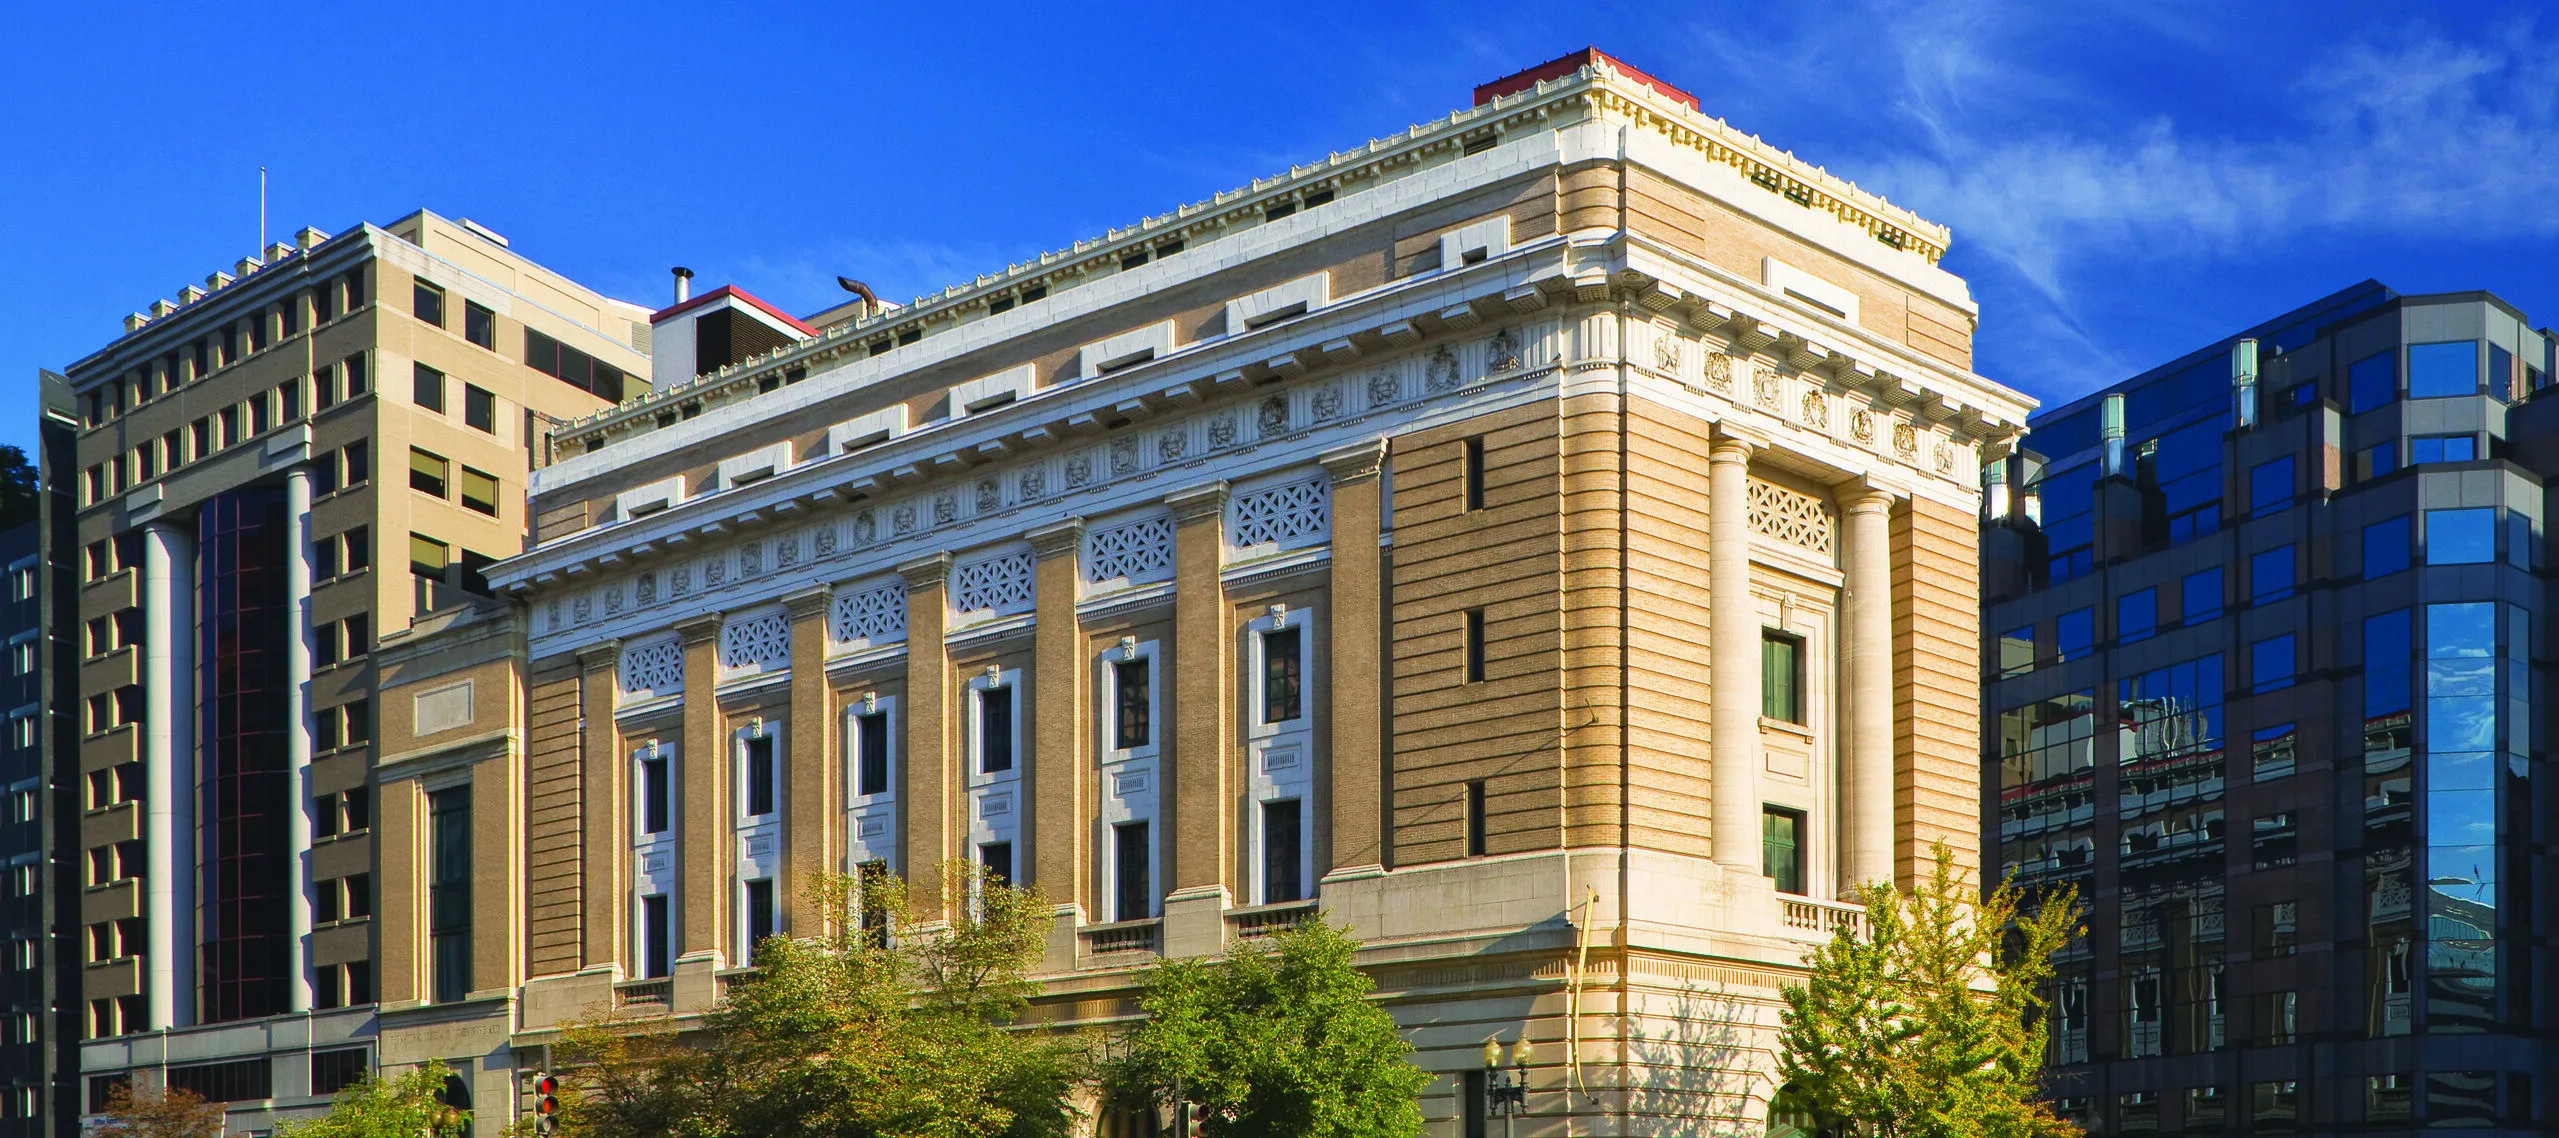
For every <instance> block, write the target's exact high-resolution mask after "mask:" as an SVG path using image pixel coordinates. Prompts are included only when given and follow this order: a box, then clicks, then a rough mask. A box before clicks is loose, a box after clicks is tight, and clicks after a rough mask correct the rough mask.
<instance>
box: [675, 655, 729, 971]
mask: <svg viewBox="0 0 2559 1138" xmlns="http://www.w3.org/2000/svg"><path fill="white" fill-rule="evenodd" d="M720 623H721V621H720V616H719V614H717V613H711V614H706V615H702V616H696V617H692V618H689V619H687V620H684V621H682V622H680V623H678V624H677V625H676V626H675V630H676V632H677V633H678V634H680V635H682V636H683V637H684V749H683V751H682V752H681V753H680V754H678V755H677V756H676V772H675V774H676V778H675V785H676V786H677V787H678V788H679V796H678V799H677V801H678V802H679V803H680V805H679V806H678V807H677V814H678V817H677V819H676V833H675V840H676V847H675V848H676V863H677V865H679V866H681V867H682V868H681V869H680V870H679V871H678V873H677V880H678V881H679V882H680V883H681V884H682V885H683V887H684V896H683V897H682V898H681V899H680V903H679V908H678V912H680V913H681V914H682V917H681V918H680V921H679V923H680V924H681V925H682V926H683V927H682V928H680V929H678V930H677V932H676V937H675V943H676V945H677V947H678V949H679V951H678V953H677V959H676V961H675V964H676V967H678V968H679V969H681V968H683V967H685V966H686V965H687V964H692V965H694V966H696V967H699V966H700V965H701V964H702V963H704V962H707V963H708V964H709V966H710V967H711V968H712V969H713V970H717V969H719V968H722V967H725V966H726V961H727V954H726V953H725V952H724V951H723V946H725V945H726V944H727V943H728V941H727V939H726V938H725V936H724V930H725V929H726V927H727V924H728V922H727V921H726V920H725V918H726V917H727V915H728V909H729V888H728V874H727V872H726V869H727V866H728V862H729V858H728V856H727V854H728V851H727V850H725V849H723V848H722V847H723V845H724V844H725V842H726V840H727V837H728V834H729V825H728V821H729V773H728V772H729V762H728V747H727V746H726V745H725V743H726V740H725V739H723V738H722V737H721V736H722V734H723V732H722V730H721V719H720V700H719V696H718V695H717V694H716V692H717V689H718V687H719V682H720V681H719V640H720Z"/></svg>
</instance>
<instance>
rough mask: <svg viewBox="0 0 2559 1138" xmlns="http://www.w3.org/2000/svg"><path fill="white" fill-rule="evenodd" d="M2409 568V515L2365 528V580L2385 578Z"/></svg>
mask: <svg viewBox="0 0 2559 1138" xmlns="http://www.w3.org/2000/svg"><path fill="white" fill-rule="evenodd" d="M2407 567H2408V515H2406V514H2401V515H2399V516H2398V517H2395V518H2383V519H2382V520H2380V521H2377V522H2374V523H2372V524H2371V525H2368V526H2365V527H2364V579H2365V580H2367V581H2369V580H2371V579H2373V578H2375V577H2385V576H2388V575H2390V574H2392V573H2396V572H2398V571H2400V570H2402V569H2405V568H2407Z"/></svg>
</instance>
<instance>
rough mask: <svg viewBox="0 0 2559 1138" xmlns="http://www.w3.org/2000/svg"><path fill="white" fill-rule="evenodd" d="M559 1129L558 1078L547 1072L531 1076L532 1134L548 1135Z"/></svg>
mask: <svg viewBox="0 0 2559 1138" xmlns="http://www.w3.org/2000/svg"><path fill="white" fill-rule="evenodd" d="M559 1128H560V1078H559V1076H557V1075H554V1074H552V1073H550V1072H549V1071H539V1072H536V1073H535V1074H534V1076H533V1132H534V1133H536V1134H549V1133H552V1132H554V1131H556V1130H558V1129H559Z"/></svg>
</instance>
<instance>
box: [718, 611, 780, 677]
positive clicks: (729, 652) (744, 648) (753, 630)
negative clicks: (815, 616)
mask: <svg viewBox="0 0 2559 1138" xmlns="http://www.w3.org/2000/svg"><path fill="white" fill-rule="evenodd" d="M790 666H791V620H790V618H789V617H787V616H785V615H783V614H782V613H778V612H768V613H763V614H760V615H756V616H749V617H731V618H730V619H728V620H727V621H725V622H723V623H722V624H721V625H720V670H721V672H722V673H723V674H724V675H729V676H741V675H756V674H760V673H764V672H774V671H780V670H782V669H785V668H788V667H790Z"/></svg>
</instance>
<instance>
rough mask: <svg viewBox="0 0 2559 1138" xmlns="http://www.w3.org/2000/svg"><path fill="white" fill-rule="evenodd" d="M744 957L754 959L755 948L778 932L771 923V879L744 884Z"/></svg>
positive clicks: (757, 879)
mask: <svg viewBox="0 0 2559 1138" xmlns="http://www.w3.org/2000/svg"><path fill="white" fill-rule="evenodd" d="M745 931H746V956H747V959H749V960H753V959H755V946H756V945H759V944H762V943H764V938H766V937H769V936H772V935H773V934H774V933H775V932H777V931H779V930H778V929H777V928H776V927H775V926H774V923H773V879H772V878H770V877H759V878H756V879H755V880H753V881H749V882H747V883H746V930H745Z"/></svg>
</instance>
